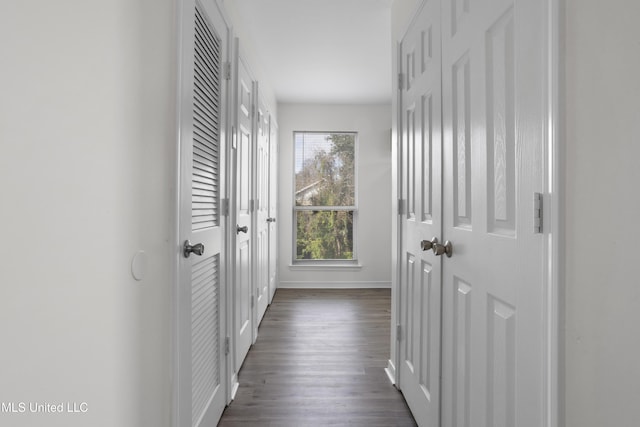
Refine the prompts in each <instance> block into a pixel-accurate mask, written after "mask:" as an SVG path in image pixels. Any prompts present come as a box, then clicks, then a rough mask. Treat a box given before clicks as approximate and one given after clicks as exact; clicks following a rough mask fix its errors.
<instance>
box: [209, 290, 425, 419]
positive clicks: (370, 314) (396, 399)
mask: <svg viewBox="0 0 640 427" xmlns="http://www.w3.org/2000/svg"><path fill="white" fill-rule="evenodd" d="M390 313H391V293H390V291H389V290H388V289H358V290H355V289H344V290H342V289H341V290H324V289H323V290H300V289H279V290H278V291H277V293H276V296H275V298H274V300H273V304H272V305H271V306H270V307H269V309H268V310H267V313H266V315H265V317H264V319H263V321H262V325H261V326H260V331H259V334H258V340H257V341H256V344H255V345H254V346H253V347H252V348H251V350H250V351H249V354H248V356H247V359H246V360H245V362H244V365H243V367H242V369H241V370H240V376H239V379H240V388H239V390H238V393H237V394H236V398H235V400H234V401H233V402H232V403H231V405H230V406H229V407H228V408H227V409H226V410H225V412H224V414H223V416H222V419H221V420H220V423H219V424H218V425H219V426H222V427H233V426H261V427H271V426H273V427H276V426H277V427H288V426H292V427H293V426H295V427H302V426H372V427H377V426H415V425H416V423H415V421H414V419H413V417H412V416H411V412H410V411H409V409H408V408H407V405H406V403H405V401H404V399H403V397H402V394H401V393H400V392H398V391H397V390H396V389H395V388H394V387H393V386H392V385H391V383H390V382H389V380H388V378H387V376H386V374H385V372H384V368H385V367H386V364H387V360H388V359H389V336H390V331H389V327H390V322H391V320H390Z"/></svg>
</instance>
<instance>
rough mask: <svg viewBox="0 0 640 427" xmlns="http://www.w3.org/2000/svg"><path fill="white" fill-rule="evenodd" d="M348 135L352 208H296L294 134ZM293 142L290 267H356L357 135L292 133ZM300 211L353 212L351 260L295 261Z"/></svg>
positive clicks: (311, 132) (343, 132) (315, 132)
mask: <svg viewBox="0 0 640 427" xmlns="http://www.w3.org/2000/svg"><path fill="white" fill-rule="evenodd" d="M301 133H304V134H324V135H331V134H350V135H354V144H353V145H354V146H353V151H354V153H353V158H354V165H353V166H354V171H353V173H354V177H353V187H354V189H353V192H354V195H353V197H354V202H355V204H354V205H353V206H296V171H295V162H296V144H295V140H296V134H301ZM292 138H293V139H292V141H293V150H292V151H293V159H292V162H293V165H294V167H293V173H292V177H291V179H292V180H293V185H292V189H293V191H292V192H291V197H292V206H293V210H292V221H291V223H292V225H293V228H292V230H291V236H292V244H291V248H292V250H291V259H292V261H291V263H292V266H326V267H334V266H336V267H343V266H344V267H348V266H358V265H359V263H358V164H359V161H358V157H359V156H358V147H359V145H360V144H359V143H358V140H359V135H358V132H357V131H303V130H301V131H298V130H296V131H293V134H292ZM302 211H352V212H353V230H352V236H353V258H352V259H296V256H297V248H298V234H297V233H298V215H297V213H298V212H302Z"/></svg>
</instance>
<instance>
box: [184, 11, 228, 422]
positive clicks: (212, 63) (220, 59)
mask: <svg viewBox="0 0 640 427" xmlns="http://www.w3.org/2000/svg"><path fill="white" fill-rule="evenodd" d="M214 7H215V6H207V7H204V6H202V5H200V4H199V3H196V4H194V3H191V2H188V1H187V2H184V16H185V20H186V19H187V18H186V17H190V19H191V22H190V25H188V26H187V25H186V24H187V23H186V22H185V23H184V24H185V27H186V29H185V33H184V34H183V37H184V39H183V50H184V52H185V54H184V58H183V64H182V67H183V68H182V71H183V73H182V78H183V79H184V80H183V82H182V95H183V96H182V97H181V98H182V102H183V105H182V109H181V129H180V148H181V151H180V157H181V158H180V164H181V173H180V241H181V248H180V249H181V250H180V252H181V253H180V260H181V261H180V263H179V285H178V309H177V311H178V337H177V338H178V339H177V345H178V348H177V359H178V364H179V365H178V386H179V390H178V404H179V407H178V411H177V416H176V423H177V425H178V426H180V427H183V426H194V427H195V426H210V425H215V424H216V423H217V421H218V419H219V418H220V416H221V414H222V411H223V409H224V407H225V403H226V392H225V387H224V385H223V384H224V383H225V381H224V379H225V377H226V374H225V369H224V367H225V355H224V338H223V337H224V336H225V333H224V328H225V326H224V325H225V322H224V319H225V304H224V301H225V288H224V283H225V272H224V263H225V259H224V247H225V245H224V228H225V227H224V217H223V216H222V215H221V211H220V200H221V197H222V196H223V192H224V182H223V181H224V171H223V165H224V157H225V149H224V143H223V141H222V140H221V136H222V135H223V132H222V129H223V127H224V126H225V116H224V112H223V105H224V97H225V96H226V89H225V81H224V80H223V75H222V69H223V63H224V59H225V57H226V51H227V45H226V44H227V28H226V26H225V24H224V22H223V21H222V19H221V16H220V14H219V12H218V11H217V10H215V9H214ZM186 241H188V242H189V243H186ZM198 244H201V245H202V246H203V252H201V251H199V249H198V246H197V245H198ZM187 245H191V246H192V247H193V248H192V250H191V251H188V250H187V251H186V252H185V249H188V247H187Z"/></svg>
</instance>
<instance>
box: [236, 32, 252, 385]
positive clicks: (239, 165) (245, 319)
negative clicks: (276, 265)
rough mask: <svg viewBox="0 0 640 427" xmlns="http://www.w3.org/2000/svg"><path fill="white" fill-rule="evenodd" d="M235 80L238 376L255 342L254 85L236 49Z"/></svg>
mask: <svg viewBox="0 0 640 427" xmlns="http://www.w3.org/2000/svg"><path fill="white" fill-rule="evenodd" d="M235 52H236V55H235V64H236V66H235V70H236V71H237V79H236V103H235V106H236V117H237V122H236V135H235V139H234V144H235V147H236V150H235V154H236V162H235V165H236V182H235V195H234V201H235V210H236V213H235V218H236V224H234V225H236V272H235V283H234V312H235V313H234V347H235V365H234V368H235V369H234V372H235V373H237V372H238V371H239V370H240V367H241V366H242V362H243V361H244V358H245V357H246V355H247V352H248V351H249V347H251V343H252V341H253V336H252V334H253V283H252V282H253V280H252V274H253V273H252V259H251V258H252V247H251V245H252V244H253V242H252V240H251V235H252V230H251V229H250V228H251V227H252V226H253V225H252V215H253V209H252V202H251V194H252V185H251V180H252V178H251V177H252V170H251V167H252V149H253V147H252V145H253V129H252V117H251V114H252V113H251V111H252V108H253V81H252V78H251V75H250V74H249V71H248V69H247V66H246V65H245V63H244V61H243V60H242V57H240V55H239V54H238V43H237V39H236V49H235Z"/></svg>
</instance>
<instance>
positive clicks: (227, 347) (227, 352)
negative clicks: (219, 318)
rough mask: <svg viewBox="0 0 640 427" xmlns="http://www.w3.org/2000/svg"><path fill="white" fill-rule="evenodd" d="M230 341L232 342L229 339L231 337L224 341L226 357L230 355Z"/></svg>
mask: <svg viewBox="0 0 640 427" xmlns="http://www.w3.org/2000/svg"><path fill="white" fill-rule="evenodd" d="M230 341H231V340H230V339H229V337H226V338H225V339H224V355H225V356H226V355H228V354H229V347H230V345H229V342H230Z"/></svg>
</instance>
